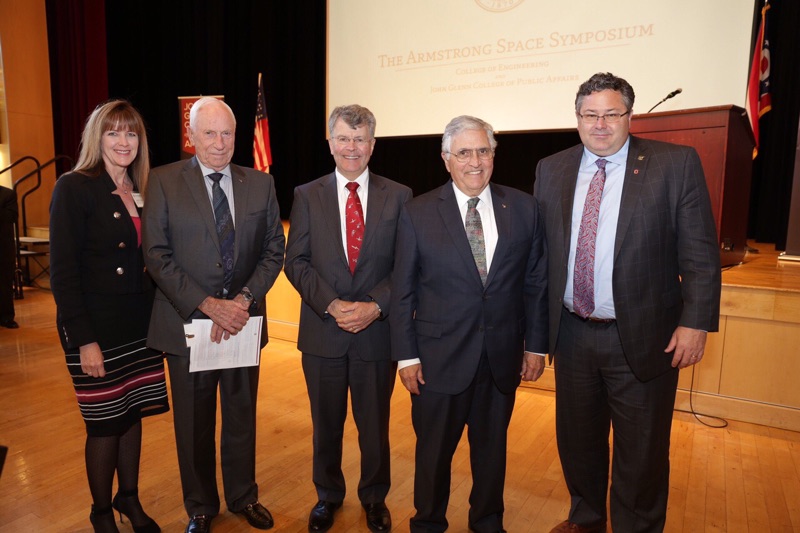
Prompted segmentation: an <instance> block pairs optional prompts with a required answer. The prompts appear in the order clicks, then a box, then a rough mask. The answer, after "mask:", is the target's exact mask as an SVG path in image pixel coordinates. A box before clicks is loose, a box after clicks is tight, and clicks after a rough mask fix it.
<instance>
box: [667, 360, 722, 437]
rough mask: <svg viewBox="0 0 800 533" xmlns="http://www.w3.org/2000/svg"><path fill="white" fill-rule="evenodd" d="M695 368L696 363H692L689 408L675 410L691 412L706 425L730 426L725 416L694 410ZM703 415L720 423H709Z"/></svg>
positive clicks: (718, 427)
mask: <svg viewBox="0 0 800 533" xmlns="http://www.w3.org/2000/svg"><path fill="white" fill-rule="evenodd" d="M694 369H695V365H692V381H691V382H690V383H689V410H688V411H687V410H686V409H675V411H678V412H679V413H689V414H691V415H692V416H693V417H694V418H695V419H696V420H697V421H698V422H700V423H701V424H703V425H704V426H707V427H710V428H714V429H722V428H725V427H728V421H727V420H725V419H724V418H720V417H718V416H713V415H707V414H704V413H698V412H697V411H695V410H694V402H693V401H692V396H693V395H694ZM701 416H702V417H704V418H708V419H711V420H716V421H718V422H719V423H718V424H709V423H708V422H704V421H703V420H702V419H701V418H700V417H701Z"/></svg>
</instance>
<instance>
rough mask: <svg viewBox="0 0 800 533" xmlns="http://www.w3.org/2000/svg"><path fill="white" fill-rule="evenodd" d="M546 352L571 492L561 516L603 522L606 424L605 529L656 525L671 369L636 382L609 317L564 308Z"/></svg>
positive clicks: (663, 482) (661, 514) (665, 471)
mask: <svg viewBox="0 0 800 533" xmlns="http://www.w3.org/2000/svg"><path fill="white" fill-rule="evenodd" d="M665 348H666V346H665ZM554 356H555V378H556V436H557V440H558V452H559V455H560V457H561V466H562V469H563V471H564V478H565V479H566V482H567V487H568V489H569V492H570V496H571V507H570V513H569V520H570V521H571V522H575V523H577V524H580V525H586V526H588V525H592V524H594V523H597V522H605V521H606V520H607V516H606V514H607V513H606V497H607V494H608V468H609V429H610V427H613V428H614V438H613V443H614V444H613V447H614V448H613V461H612V466H611V496H610V509H611V525H612V528H613V529H614V531H626V532H640V531H662V530H663V529H664V523H665V520H666V512H667V496H668V494H669V441H670V430H671V428H672V410H673V407H674V404H675V391H676V389H677V385H678V370H677V369H675V370H674V371H669V372H667V373H666V374H663V375H661V376H658V377H656V378H654V379H652V380H650V381H647V382H642V381H640V380H639V379H637V378H636V376H634V374H633V372H632V371H631V368H630V366H629V365H628V362H627V360H626V359H625V354H624V353H623V351H622V344H621V341H620V338H619V332H618V330H617V326H616V323H610V324H602V323H596V322H591V321H586V320H584V319H582V318H580V317H578V316H577V315H574V314H572V313H570V312H569V311H567V310H566V309H564V310H563V311H562V313H561V325H560V328H559V334H558V341H557V345H556V349H555V354H554ZM652 356H653V357H672V356H671V355H670V354H666V353H654V354H652Z"/></svg>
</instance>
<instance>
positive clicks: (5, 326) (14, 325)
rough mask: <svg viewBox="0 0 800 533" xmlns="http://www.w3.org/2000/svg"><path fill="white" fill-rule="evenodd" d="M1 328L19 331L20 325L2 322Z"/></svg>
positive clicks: (7, 321)
mask: <svg viewBox="0 0 800 533" xmlns="http://www.w3.org/2000/svg"><path fill="white" fill-rule="evenodd" d="M0 326H3V327H4V328H8V329H17V328H18V327H19V324H17V322H16V321H14V320H4V321H3V322H0Z"/></svg>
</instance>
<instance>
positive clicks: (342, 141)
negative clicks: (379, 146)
mask: <svg viewBox="0 0 800 533" xmlns="http://www.w3.org/2000/svg"><path fill="white" fill-rule="evenodd" d="M333 140H334V141H336V144H338V145H339V146H349V145H350V143H351V142H354V143H356V146H358V147H362V146H364V145H366V144H367V143H369V142H370V141H371V140H372V139H365V138H364V137H345V136H344V135H338V136H336V137H334V139H333Z"/></svg>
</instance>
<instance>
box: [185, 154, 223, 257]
mask: <svg viewBox="0 0 800 533" xmlns="http://www.w3.org/2000/svg"><path fill="white" fill-rule="evenodd" d="M183 180H184V181H185V182H186V186H187V188H188V189H189V192H190V193H191V195H192V199H193V200H194V202H195V203H196V204H197V211H198V213H200V218H202V219H203V222H204V223H205V225H206V229H207V230H208V232H209V233H210V234H211V240H212V241H214V244H215V245H216V247H217V251H218V252H220V247H219V237H218V236H217V226H216V223H215V222H214V208H213V207H211V200H209V198H208V189H206V183H205V178H204V177H203V172H202V170H201V169H200V166H199V165H198V164H197V160H196V159H195V158H192V159H191V160H190V161H189V162H188V163H187V164H186V166H185V167H183Z"/></svg>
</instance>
